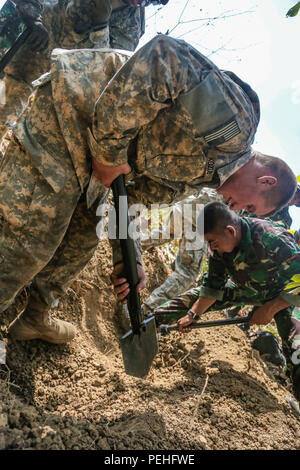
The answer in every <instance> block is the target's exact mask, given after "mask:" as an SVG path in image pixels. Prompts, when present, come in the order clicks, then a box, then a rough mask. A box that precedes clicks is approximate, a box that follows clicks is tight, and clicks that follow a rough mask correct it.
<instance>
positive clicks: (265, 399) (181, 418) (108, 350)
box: [0, 242, 300, 450]
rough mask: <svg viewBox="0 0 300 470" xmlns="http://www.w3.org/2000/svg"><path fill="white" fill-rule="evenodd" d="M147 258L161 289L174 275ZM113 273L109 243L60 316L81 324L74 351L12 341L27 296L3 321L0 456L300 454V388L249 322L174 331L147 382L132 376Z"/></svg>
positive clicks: (156, 258) (153, 282)
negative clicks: (281, 377) (256, 339)
mask: <svg viewBox="0 0 300 470" xmlns="http://www.w3.org/2000/svg"><path fill="white" fill-rule="evenodd" d="M144 261H145V265H146V269H147V272H148V285H147V290H148V292H149V291H151V290H152V289H153V288H154V287H156V286H157V285H158V284H159V283H160V282H161V281H162V280H163V279H165V278H166V276H167V275H168V268H167V267H166V265H165V263H164V257H163V253H162V252H161V251H160V249H159V248H158V249H155V250H154V251H153V252H152V253H151V254H149V253H147V254H145V256H144ZM110 272H111V261H110V248H109V246H108V244H107V243H106V242H103V243H101V245H100V246H99V248H98V250H97V252H96V254H95V256H94V257H93V259H92V260H91V262H90V263H89V265H88V266H87V268H86V269H85V270H84V271H83V272H82V274H81V276H80V278H79V279H78V280H76V281H75V282H74V283H73V285H72V287H71V288H70V289H69V291H68V293H67V295H66V296H65V298H64V299H63V301H62V302H61V304H60V306H59V308H58V309H57V310H56V311H55V315H57V316H59V317H60V318H63V319H66V320H68V321H71V322H73V323H74V324H75V325H76V326H77V329H78V335H77V337H76V338H75V340H74V341H72V342H71V343H70V344H68V345H63V346H55V345H50V344H47V343H43V342H41V341H38V340H34V341H29V342H18V343H12V342H10V341H9V340H7V338H6V328H7V326H8V324H9V322H10V321H11V320H12V319H13V318H14V317H15V315H16V312H17V311H18V310H19V309H20V308H21V306H22V305H24V303H25V302H26V292H23V293H22V294H21V296H20V297H19V298H18V299H17V301H16V303H15V305H14V306H13V307H12V308H11V309H10V310H9V311H7V312H6V313H5V315H4V314H3V315H2V318H1V322H0V337H2V339H3V340H4V341H5V342H6V344H7V364H6V365H1V366H0V449H85V450H87V449H91V450H92V449H105V450H124V449H130V450H136V449H147V450H154V449H158V450H160V449H166V450H171V449H189V450H190V449H193V450H197V449H218V450H221V449H298V450H299V449H300V420H299V417H297V415H296V414H295V413H294V411H293V410H292V408H291V407H290V405H289V404H288V403H287V402H286V397H287V396H291V393H290V391H288V390H287V388H286V387H284V386H283V385H284V384H282V383H280V382H278V380H276V379H275V378H274V376H272V374H271V373H270V371H269V369H268V368H267V367H266V365H265V363H264V362H263V361H262V360H261V358H260V357H259V355H258V354H254V353H253V350H252V349H251V347H250V345H249V341H248V339H247V338H246V336H245V334H244V332H243V331H242V330H241V329H239V328H238V327H237V326H227V327H223V328H211V329H205V330H204V329H202V330H198V331H193V332H191V333H190V334H189V335H185V336H180V335H179V334H178V333H172V335H169V336H168V337H164V338H163V339H162V340H161V341H160V345H159V353H158V355H157V357H156V358H155V360H154V363H153V367H152V368H151V370H150V373H149V375H148V377H147V378H146V379H136V378H133V377H130V376H128V375H126V374H125V373H124V368H123V362H122V358H121V352H120V348H119V341H118V339H119V338H120V336H121V335H122V333H123V332H124V328H123V329H122V328H121V327H120V318H119V317H118V315H117V314H116V313H115V312H116V307H117V305H116V301H115V298H114V295H113V290H112V287H111V286H110V281H109V275H110ZM143 295H144V296H145V295H147V292H145V293H144V294H143ZM209 317H210V318H216V317H217V314H210V315H209ZM218 317H220V313H219V314H218ZM207 318H208V315H206V319H207Z"/></svg>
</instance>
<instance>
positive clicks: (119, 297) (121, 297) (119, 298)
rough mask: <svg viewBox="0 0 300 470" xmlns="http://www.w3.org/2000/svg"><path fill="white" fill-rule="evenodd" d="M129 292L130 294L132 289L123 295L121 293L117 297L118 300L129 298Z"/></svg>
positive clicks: (125, 291) (126, 290)
mask: <svg viewBox="0 0 300 470" xmlns="http://www.w3.org/2000/svg"><path fill="white" fill-rule="evenodd" d="M129 292H130V289H125V290H124V292H122V293H120V294H118V295H117V299H118V300H119V301H122V300H124V299H125V297H127V295H128V294H129Z"/></svg>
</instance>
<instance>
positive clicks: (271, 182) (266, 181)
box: [257, 176, 277, 186]
mask: <svg viewBox="0 0 300 470" xmlns="http://www.w3.org/2000/svg"><path fill="white" fill-rule="evenodd" d="M257 183H258V184H261V185H265V186H275V185H276V184H277V178H276V176H260V177H259V178H257Z"/></svg>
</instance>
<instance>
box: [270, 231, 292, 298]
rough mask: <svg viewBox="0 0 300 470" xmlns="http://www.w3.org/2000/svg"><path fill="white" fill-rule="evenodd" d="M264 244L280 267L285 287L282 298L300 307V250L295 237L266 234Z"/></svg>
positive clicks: (283, 234) (281, 293)
mask: <svg viewBox="0 0 300 470" xmlns="http://www.w3.org/2000/svg"><path fill="white" fill-rule="evenodd" d="M262 242H263V243H264V245H265V246H266V247H267V248H268V252H269V256H270V258H273V259H274V260H275V262H276V265H277V266H278V271H279V272H280V277H281V280H282V281H283V282H284V284H285V287H284V289H283V290H282V291H281V292H280V297H281V298H282V299H283V300H285V301H286V302H288V303H289V304H290V305H296V306H298V307H299V306H300V249H299V247H298V246H297V244H296V243H295V240H294V239H293V236H292V235H291V234H289V233H287V232H283V233H282V234H279V235H277V236H274V235H272V234H271V233H268V232H264V233H263V234H262Z"/></svg>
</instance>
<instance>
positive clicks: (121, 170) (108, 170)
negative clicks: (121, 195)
mask: <svg viewBox="0 0 300 470" xmlns="http://www.w3.org/2000/svg"><path fill="white" fill-rule="evenodd" d="M92 166H93V171H94V176H95V177H96V178H97V179H98V180H99V181H100V182H101V183H102V184H104V186H106V187H107V188H109V187H110V186H111V183H112V182H113V181H114V180H115V179H116V178H117V177H118V176H120V175H128V173H130V172H131V166H130V165H129V164H128V163H124V164H123V165H119V166H106V165H103V164H102V163H99V162H98V160H96V159H95V158H93V160H92Z"/></svg>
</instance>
